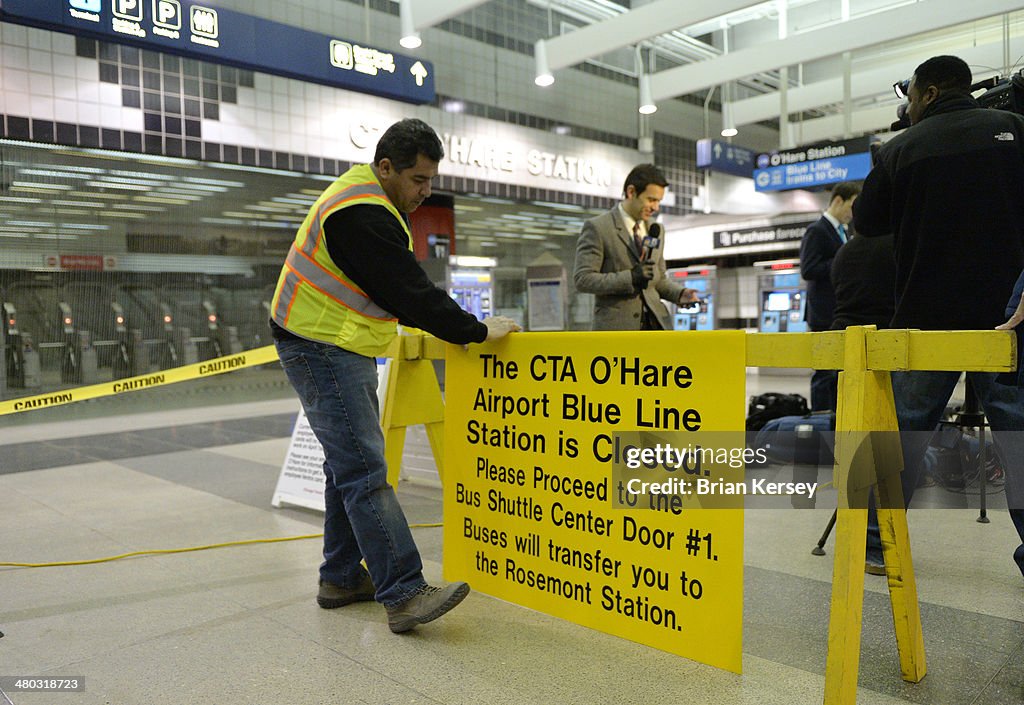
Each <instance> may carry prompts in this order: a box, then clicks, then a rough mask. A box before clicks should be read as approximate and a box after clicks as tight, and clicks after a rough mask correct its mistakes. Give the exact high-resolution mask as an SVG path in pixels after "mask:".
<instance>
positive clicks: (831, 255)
mask: <svg viewBox="0 0 1024 705" xmlns="http://www.w3.org/2000/svg"><path fill="white" fill-rule="evenodd" d="M858 195H860V187H859V186H857V185H856V184H854V183H850V182H843V183H839V184H836V185H835V186H834V187H833V188H832V195H831V198H830V200H829V203H828V208H826V209H825V212H824V213H823V214H822V216H821V217H820V218H818V220H817V221H815V222H814V223H812V224H811V226H810V227H808V228H807V232H805V233H804V239H803V240H802V241H801V243H800V276H802V277H803V278H804V279H806V280H807V310H806V312H805V318H806V320H807V326H808V328H810V329H811V330H812V331H822V330H831V328H832V318H833V316H834V314H835V307H836V295H835V291H834V290H833V289H832V260H833V259H835V256H836V252H837V251H838V250H839V248H840V247H842V245H843V243H844V242H846V240H847V239H848V238H847V233H846V226H847V224H848V223H849V222H850V221H851V220H853V202H854V201H855V200H857V196H858ZM838 380H839V376H838V373H837V372H836V371H835V370H815V371H814V375H812V376H811V409H812V410H814V411H834V410H835V408H836V386H837V383H838Z"/></svg>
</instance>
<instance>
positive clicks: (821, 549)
mask: <svg viewBox="0 0 1024 705" xmlns="http://www.w3.org/2000/svg"><path fill="white" fill-rule="evenodd" d="M838 513H839V510H838V509H836V510H833V512H832V518H831V519H829V520H828V526H826V527H825V533H823V534H822V535H821V538H820V539H818V545H817V546H815V547H814V548H812V549H811V553H812V554H814V555H815V556H824V555H825V542H826V541H828V535H829V534H831V533H832V529H833V527H835V525H836V514H838Z"/></svg>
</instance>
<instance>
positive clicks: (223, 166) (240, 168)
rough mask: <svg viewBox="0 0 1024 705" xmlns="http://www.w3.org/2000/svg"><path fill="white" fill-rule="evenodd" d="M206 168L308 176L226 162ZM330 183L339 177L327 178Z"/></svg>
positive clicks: (296, 172)
mask: <svg viewBox="0 0 1024 705" xmlns="http://www.w3.org/2000/svg"><path fill="white" fill-rule="evenodd" d="M206 166H209V167H213V168H214V169H228V170H230V171H251V172H253V173H254V174H273V175H274V176H306V174H303V173H302V172H300V171H285V170H283V169H267V168H266V167H262V166H248V165H247V164H225V163H224V162H208V163H207V164H206ZM309 178H312V179H315V178H317V176H316V175H310V177H309ZM325 178H326V179H327V180H328V181H334V180H335V179H336V178H337V177H335V176H330V177H325Z"/></svg>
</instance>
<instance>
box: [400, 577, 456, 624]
mask: <svg viewBox="0 0 1024 705" xmlns="http://www.w3.org/2000/svg"><path fill="white" fill-rule="evenodd" d="M468 594H469V585H467V584H466V583H452V584H451V585H446V586H445V587H443V588H442V587H433V586H431V585H424V586H423V587H421V588H420V589H419V590H417V591H416V594H415V595H413V596H412V597H410V598H409V599H408V600H406V601H405V602H402V603H401V604H398V605H395V606H394V607H388V626H389V627H390V628H391V631H393V632H394V633H395V634H400V633H402V632H407V631H409V630H410V629H412V628H413V627H415V626H416V625H417V624H426V623H427V622H433V621H434V620H435V619H437V618H438V617H440V616H441V615H443V614H444V613H445V612H447V611H448V610H450V609H452V608H453V607H455V606H456V605H457V604H459V603H460V602H462V601H463V600H464V599H465V598H466V595H468Z"/></svg>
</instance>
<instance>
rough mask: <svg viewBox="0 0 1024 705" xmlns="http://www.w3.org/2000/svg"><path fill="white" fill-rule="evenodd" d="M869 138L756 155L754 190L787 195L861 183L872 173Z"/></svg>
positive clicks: (824, 143)
mask: <svg viewBox="0 0 1024 705" xmlns="http://www.w3.org/2000/svg"><path fill="white" fill-rule="evenodd" d="M868 144H869V138H867V137H860V138H857V139H852V140H845V141H843V142H823V143H818V144H813V145H807V146H804V147H797V148H796V149H790V150H786V151H779V152H772V153H771V154H759V155H757V162H756V168H755V169H754V188H755V190H757V191H786V190H790V189H798V188H814V187H816V186H824V185H826V184H834V183H839V182H840V181H860V180H861V179H864V178H865V177H867V175H868V172H869V171H871V153H870V152H869V151H868Z"/></svg>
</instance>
